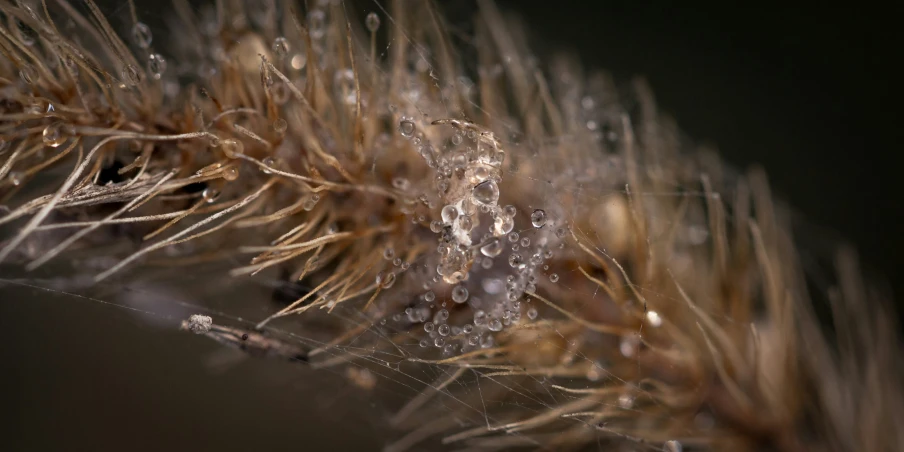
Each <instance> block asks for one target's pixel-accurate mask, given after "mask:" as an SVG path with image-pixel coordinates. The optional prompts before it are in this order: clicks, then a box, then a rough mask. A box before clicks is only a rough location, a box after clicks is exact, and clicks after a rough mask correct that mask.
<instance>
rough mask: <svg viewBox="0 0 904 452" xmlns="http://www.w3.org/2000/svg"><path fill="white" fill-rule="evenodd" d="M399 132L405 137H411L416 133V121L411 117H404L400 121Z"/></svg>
mask: <svg viewBox="0 0 904 452" xmlns="http://www.w3.org/2000/svg"><path fill="white" fill-rule="evenodd" d="M399 133H401V134H402V136H403V137H405V138H411V137H412V136H413V135H414V121H412V120H411V118H402V120H401V121H399Z"/></svg>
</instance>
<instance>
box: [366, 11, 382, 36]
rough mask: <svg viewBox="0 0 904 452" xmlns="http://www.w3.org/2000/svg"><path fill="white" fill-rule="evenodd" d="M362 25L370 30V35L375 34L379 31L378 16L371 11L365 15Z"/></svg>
mask: <svg viewBox="0 0 904 452" xmlns="http://www.w3.org/2000/svg"><path fill="white" fill-rule="evenodd" d="M364 25H365V26H367V29H368V30H370V32H371V33H373V32H376V31H377V30H379V29H380V16H378V15H377V13H375V12H372V11H371V12H370V13H368V14H367V17H365V18H364Z"/></svg>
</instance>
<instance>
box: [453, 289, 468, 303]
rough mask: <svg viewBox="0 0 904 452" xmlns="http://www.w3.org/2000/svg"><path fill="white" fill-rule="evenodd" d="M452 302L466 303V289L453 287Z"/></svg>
mask: <svg viewBox="0 0 904 452" xmlns="http://www.w3.org/2000/svg"><path fill="white" fill-rule="evenodd" d="M452 301H454V302H456V303H459V304H460V303H464V302H466V301H468V289H466V288H465V287H464V286H455V287H454V288H453V289H452Z"/></svg>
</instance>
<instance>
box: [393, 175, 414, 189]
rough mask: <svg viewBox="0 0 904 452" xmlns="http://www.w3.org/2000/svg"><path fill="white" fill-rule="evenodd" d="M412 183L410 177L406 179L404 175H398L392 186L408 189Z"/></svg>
mask: <svg viewBox="0 0 904 452" xmlns="http://www.w3.org/2000/svg"><path fill="white" fill-rule="evenodd" d="M410 185H411V184H410V183H409V182H408V179H405V178H404V177H396V178H394V179H393V180H392V186H393V187H395V188H398V189H399V190H408V187H409V186H410Z"/></svg>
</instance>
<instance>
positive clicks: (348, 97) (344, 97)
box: [333, 69, 358, 105]
mask: <svg viewBox="0 0 904 452" xmlns="http://www.w3.org/2000/svg"><path fill="white" fill-rule="evenodd" d="M333 88H334V90H335V92H336V97H338V98H339V99H340V100H341V101H342V102H344V103H345V104H346V105H355V104H356V103H357V102H358V94H357V93H358V92H357V90H355V73H354V72H353V71H352V70H351V69H341V70H338V71H336V75H335V76H334V77H333Z"/></svg>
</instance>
